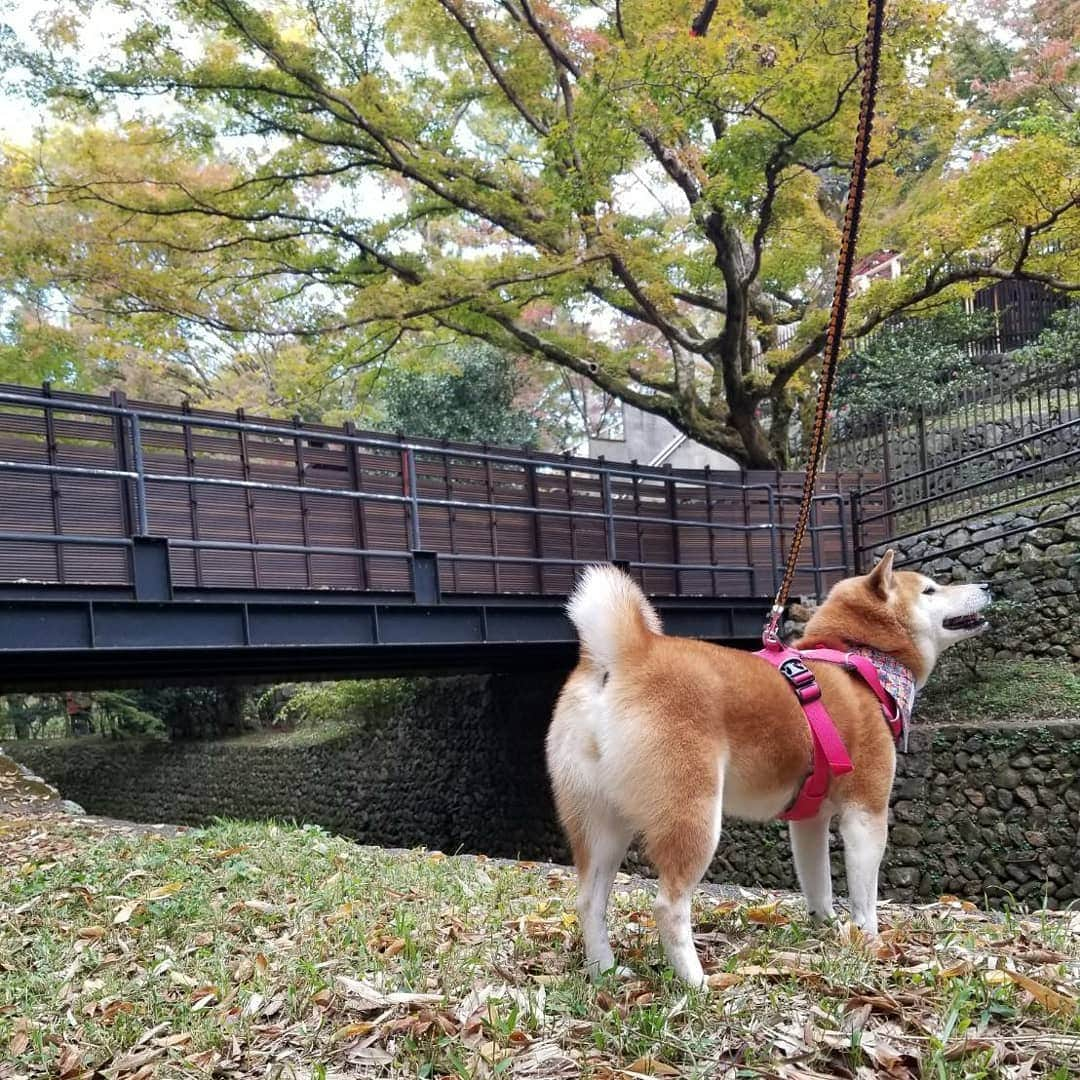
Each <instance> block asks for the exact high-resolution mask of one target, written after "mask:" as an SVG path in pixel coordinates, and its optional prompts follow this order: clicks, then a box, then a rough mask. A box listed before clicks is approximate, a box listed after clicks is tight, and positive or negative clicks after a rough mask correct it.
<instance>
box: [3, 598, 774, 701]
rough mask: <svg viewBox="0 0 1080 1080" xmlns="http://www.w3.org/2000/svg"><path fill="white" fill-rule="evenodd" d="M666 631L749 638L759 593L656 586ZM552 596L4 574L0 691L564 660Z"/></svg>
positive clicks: (571, 642) (564, 627)
mask: <svg viewBox="0 0 1080 1080" xmlns="http://www.w3.org/2000/svg"><path fill="white" fill-rule="evenodd" d="M655 603H656V606H657V608H658V609H659V611H660V613H661V615H662V616H663V619H664V625H665V628H666V629H667V631H668V632H669V633H672V634H678V635H683V636H687V637H699V638H705V639H707V640H710V641H716V642H721V643H725V644H731V645H737V646H746V645H749V644H751V643H752V642H754V641H756V640H757V638H758V636H759V634H760V632H761V626H762V624H763V622H764V619H765V616H766V613H767V611H768V607H769V604H770V600H769V599H766V598H754V599H741V598H740V599H736V600H730V601H723V600H715V599H707V600H705V599H692V598H678V599H676V598H672V599H668V600H664V599H657V600H656V601H655ZM576 649H577V646H576V639H575V637H574V632H573V628H572V627H571V625H570V623H569V622H568V620H567V619H566V616H565V615H564V614H563V611H562V603H561V601H560V600H558V599H557V598H551V597H546V598H538V599H531V598H528V597H520V598H511V597H507V596H499V597H485V596H477V597H459V596H455V597H452V598H449V597H442V598H441V599H440V600H439V601H438V602H436V603H432V604H428V605H425V604H417V603H416V602H415V600H414V598H413V597H412V596H409V595H405V596H403V595H400V594H398V595H383V596H373V595H371V594H342V593H339V592H336V593H332V594H331V593H326V594H314V595H313V594H311V593H309V592H305V593H289V592H280V593H267V592H266V591H263V590H260V591H259V593H258V594H257V595H254V594H253V593H250V592H249V593H228V592H223V591H217V590H214V591H210V590H201V591H200V590H178V591H177V592H176V594H175V596H174V597H173V598H172V599H167V600H145V599H135V597H134V595H133V593H132V591H131V590H127V589H123V588H120V589H110V588H101V587H95V588H78V587H71V586H34V585H12V586H2V587H0V656H3V664H2V665H0V692H17V691H41V692H44V691H59V690H69V689H84V688H85V689H93V688H96V687H118V686H149V685H170V684H182V683H186V684H198V685H207V684H213V683H222V682H278V681H285V680H289V679H335V678H363V677H368V676H388V675H402V674H411V673H413V674H430V675H438V674H456V673H465V672H477V671H485V672H494V671H504V672H505V671H524V670H542V669H554V668H560V667H568V666H569V665H570V664H572V663H573V660H574V657H575V655H576Z"/></svg>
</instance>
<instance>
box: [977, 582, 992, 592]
mask: <svg viewBox="0 0 1080 1080" xmlns="http://www.w3.org/2000/svg"><path fill="white" fill-rule="evenodd" d="M979 588H980V589H982V591H983V592H987V593H988V592H989V591H990V582H989V581H980V582H979Z"/></svg>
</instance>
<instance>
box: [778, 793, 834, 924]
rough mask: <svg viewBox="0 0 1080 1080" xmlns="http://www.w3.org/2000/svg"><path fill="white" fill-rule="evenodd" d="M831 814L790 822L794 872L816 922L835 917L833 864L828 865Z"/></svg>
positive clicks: (821, 813) (811, 915) (820, 814)
mask: <svg viewBox="0 0 1080 1080" xmlns="http://www.w3.org/2000/svg"><path fill="white" fill-rule="evenodd" d="M830 820H831V817H830V815H829V814H826V813H824V812H819V813H818V814H817V816H816V817H812V818H804V819H803V820H802V821H790V822H788V827H789V831H790V833H791V854H792V856H793V858H794V860H795V873H796V874H797V875H798V877H799V885H800V887H801V888H802V891H803V896H804V897H805V898H806V907H807V909H808V910H809V912H810V917H811V918H812V919H813V920H814V922H826V921H827V920H829V919H831V918H832V917H833V895H832V867H831V866H830V865H829V822H830Z"/></svg>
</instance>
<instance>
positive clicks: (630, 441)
mask: <svg viewBox="0 0 1080 1080" xmlns="http://www.w3.org/2000/svg"><path fill="white" fill-rule="evenodd" d="M623 433H624V436H625V437H624V438H623V439H590V440H589V457H600V456H603V457H605V458H607V459H608V461H637V462H639V463H640V464H642V465H646V464H648V463H649V462H650V461H652V460H653V459H654V458H655V457H656V455H657V454H659V453H660V452H661V451H663V450H665V449H667V447H668V446H670V445H671V442H672V440H674V439H676V438H677V437H678V436H679V434H680V432H679V430H678V428H676V427H673V426H672V425H671V424H669V423H668V422H667V421H666V420H665V419H664V418H663V417H662V416H655V415H654V414H653V413H647V412H642V411H641V410H640V409H635V408H634V407H633V406H632V405H624V406H623ZM663 464H668V465H670V466H671V467H672V468H673V469H703V468H705V466H706V465H708V466H709V468H710V469H729V470H738V468H739V466H738V465H737V464H736V463H735V461H734V460H733V459H732V458H729V457H728V456H727V455H726V454H721V453H720V452H719V451H717V450H710V449H709V448H708V447H707V446H702V445H701V443H696V442H692V441H691V440H689V439H686V440H684V441H683V442H682V443H680V445H679V447H678V449H676V450H675V451H674V452H673V453H672V454H671V455H670V456H668V457H666V458H665V459H664V462H663Z"/></svg>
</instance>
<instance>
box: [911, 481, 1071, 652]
mask: <svg viewBox="0 0 1080 1080" xmlns="http://www.w3.org/2000/svg"><path fill="white" fill-rule="evenodd" d="M1062 518H1064V519H1065V520H1063V521H1062V520H1058V519H1062ZM1041 522H1046V523H1047V524H1040V523H1041ZM1013 529H1022V530H1024V531H1022V532H1018V533H1015V534H1014V535H1012V536H1002V535H1001V534H1002V533H1006V532H1010V531H1012V530H1013ZM971 542H975V546H974V547H971V548H969V549H968V550H966V551H960V552H957V553H956V554H955V555H943V554H942V552H945V551H948V550H949V549H950V548H954V547H961V546H964V545H967V544H969V543H971ZM893 546H894V547H895V548H896V550H897V554H898V556H899V558H901V559H915V560H917V561H918V567H917V568H918V569H920V570H921V571H923V573H926V574H930V575H931V576H933V577H935V578H937V579H938V580H940V581H989V582H990V583H991V584H992V585H993V587H994V594H995V597H996V598H997V599H999V600H1005V601H1009V602H1010V603H1008V604H1002V605H999V610H998V611H997V612H995V614H994V617H993V619H992V624H993V625H992V629H991V630H990V631H989V632H988V633H987V634H985V635H984V636H983V637H982V638H981V639H980V640H979V642H978V645H977V649H976V651H977V652H978V653H981V654H982V655H983V656H996V657H999V658H1001V659H1012V658H1024V657H1042V658H1052V659H1065V658H1070V659H1072V660H1074V661H1075V660H1080V495H1078V496H1074V497H1072V498H1071V499H1068V500H1062V501H1058V502H1053V503H1050V504H1047V505H1044V506H1041V507H1038V508H1034V509H1029V508H1024V507H1021V508H1020V509H1018V510H1011V511H1004V512H1002V513H999V514H994V515H993V516H991V517H988V518H985V519H982V520H979V521H974V522H966V523H964V524H963V525H955V526H950V527H948V528H945V529H933V530H930V531H929V532H925V533H922V534H921V535H920V536H917V537H914V538H912V539H910V540H906V541H904V540H902V541H900V542H899V543H896V544H894V545H893Z"/></svg>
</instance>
